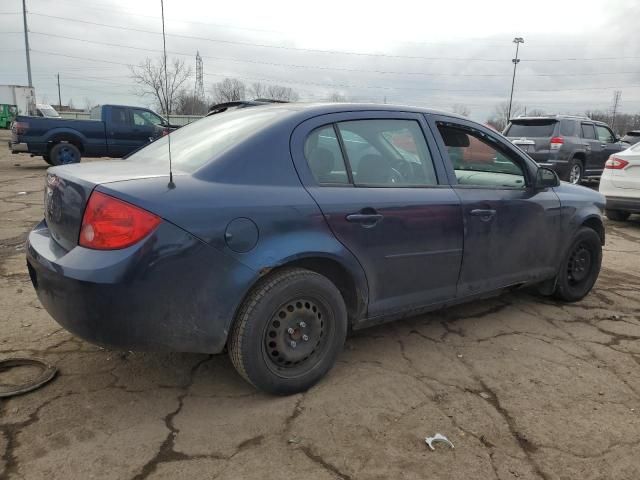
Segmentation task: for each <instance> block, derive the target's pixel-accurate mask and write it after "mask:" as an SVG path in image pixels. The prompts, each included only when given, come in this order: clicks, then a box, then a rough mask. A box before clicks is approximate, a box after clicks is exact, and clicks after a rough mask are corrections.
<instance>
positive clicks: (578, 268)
mask: <svg viewBox="0 0 640 480" xmlns="http://www.w3.org/2000/svg"><path fill="white" fill-rule="evenodd" d="M591 263H592V256H591V252H590V251H589V249H588V248H587V246H586V245H585V244H584V243H580V244H578V245H577V246H576V247H575V248H574V250H573V252H571V255H570V257H569V262H568V263H567V276H568V280H569V284H570V285H577V284H579V283H580V282H582V281H584V279H585V278H587V276H588V275H589V273H590V272H591Z"/></svg>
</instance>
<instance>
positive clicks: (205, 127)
mask: <svg viewBox="0 0 640 480" xmlns="http://www.w3.org/2000/svg"><path fill="white" fill-rule="evenodd" d="M284 112H286V110H282V109H264V108H263V107H251V108H243V109H238V110H233V111H230V112H224V113H218V114H215V115H212V116H210V117H205V118H203V119H201V120H198V121H197V122H193V123H191V124H189V125H186V126H184V127H182V128H180V129H178V130H176V131H174V132H172V133H171V134H170V135H171V162H172V164H173V166H174V167H175V168H176V169H177V170H182V171H185V172H189V173H191V172H194V171H196V170H197V169H198V168H200V167H202V166H203V165H204V164H206V163H207V162H209V161H210V160H212V159H213V158H215V157H216V156H218V155H219V154H221V153H222V152H223V151H225V150H227V149H229V148H231V147H233V146H235V145H237V144H239V143H240V142H241V141H242V140H244V139H245V138H247V137H249V136H250V135H252V134H254V133H256V132H257V131H258V130H261V129H262V128H264V127H265V126H267V125H268V124H269V123H271V121H272V120H273V119H274V118H275V117H276V116H278V115H282V114H283V113H284ZM167 137H168V136H164V137H162V138H160V139H158V140H156V141H155V142H153V143H151V144H149V145H148V146H147V147H145V148H143V149H141V150H139V151H137V152H136V153H134V154H133V155H131V156H130V157H129V160H130V161H133V162H141V163H149V164H158V163H166V164H167V165H168V164H169V149H168V145H167V142H168V138H167Z"/></svg>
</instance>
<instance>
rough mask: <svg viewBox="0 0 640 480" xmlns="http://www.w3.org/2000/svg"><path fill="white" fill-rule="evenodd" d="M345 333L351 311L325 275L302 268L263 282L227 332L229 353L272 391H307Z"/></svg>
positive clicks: (247, 374) (327, 366)
mask: <svg viewBox="0 0 640 480" xmlns="http://www.w3.org/2000/svg"><path fill="white" fill-rule="evenodd" d="M346 335H347V310H346V307H345V303H344V299H343V298H342V295H341V294H340V291H339V290H338V289H337V288H336V286H335V285H334V284H333V283H332V282H331V281H330V280H329V279H327V278H326V277H324V276H322V275H320V274H318V273H315V272H312V271H309V270H304V269H300V268H294V269H286V270H281V271H278V272H275V273H274V274H272V275H270V276H268V277H265V278H264V279H262V280H260V282H259V283H258V285H257V286H256V287H255V288H254V289H253V290H252V291H251V293H250V294H249V295H248V296H247V298H246V299H245V301H244V303H243V305H242V307H241V308H240V311H239V312H238V315H237V317H236V319H235V322H234V325H233V328H232V330H231V333H230V335H229V341H228V348H229V356H230V357H231V361H232V363H233V365H234V366H235V368H236V370H238V372H239V373H240V375H242V376H243V377H244V378H245V379H246V380H247V381H248V382H249V383H251V384H253V385H254V386H256V387H257V388H259V389H261V390H264V391H266V392H269V393H274V394H279V395H288V394H292V393H298V392H302V391H305V390H307V389H309V388H310V387H312V386H313V385H314V384H315V383H317V382H318V381H319V380H320V379H321V378H322V377H323V376H324V375H325V374H326V373H327V372H328V371H329V370H330V369H331V367H332V366H333V364H334V363H335V360H336V357H337V355H338V353H339V351H340V350H341V349H342V346H343V345H344V341H345V338H346Z"/></svg>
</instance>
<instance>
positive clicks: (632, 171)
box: [600, 143, 640, 221]
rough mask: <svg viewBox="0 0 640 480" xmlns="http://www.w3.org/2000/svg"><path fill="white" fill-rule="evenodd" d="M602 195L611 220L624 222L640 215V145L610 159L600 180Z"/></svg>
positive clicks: (637, 144)
mask: <svg viewBox="0 0 640 480" xmlns="http://www.w3.org/2000/svg"><path fill="white" fill-rule="evenodd" d="M600 193H602V194H603V195H604V196H605V197H607V206H606V214H607V217H609V219H611V220H619V221H623V220H626V219H627V218H629V215H631V214H632V213H640V143H636V144H635V145H633V146H631V147H629V148H627V149H626V150H623V151H622V152H619V153H615V154H613V155H611V156H610V157H609V160H607V163H605V166H604V172H603V173H602V177H601V178H600Z"/></svg>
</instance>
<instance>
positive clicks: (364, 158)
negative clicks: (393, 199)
mask: <svg viewBox="0 0 640 480" xmlns="http://www.w3.org/2000/svg"><path fill="white" fill-rule="evenodd" d="M337 126H338V130H339V132H340V135H341V136H342V140H343V143H344V148H345V151H346V155H347V164H348V165H349V166H350V168H351V171H352V175H353V181H354V183H355V184H356V185H361V186H368V187H378V186H379V187H390V186H394V187H410V186H418V187H419V186H429V185H437V183H438V180H437V177H436V172H435V168H434V165H433V160H432V158H431V153H430V152H429V148H428V147H427V142H426V140H425V138H424V134H423V133H422V129H421V128H420V124H419V123H418V122H417V121H415V120H396V119H385V120H354V121H349V122H341V123H338V124H337Z"/></svg>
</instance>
